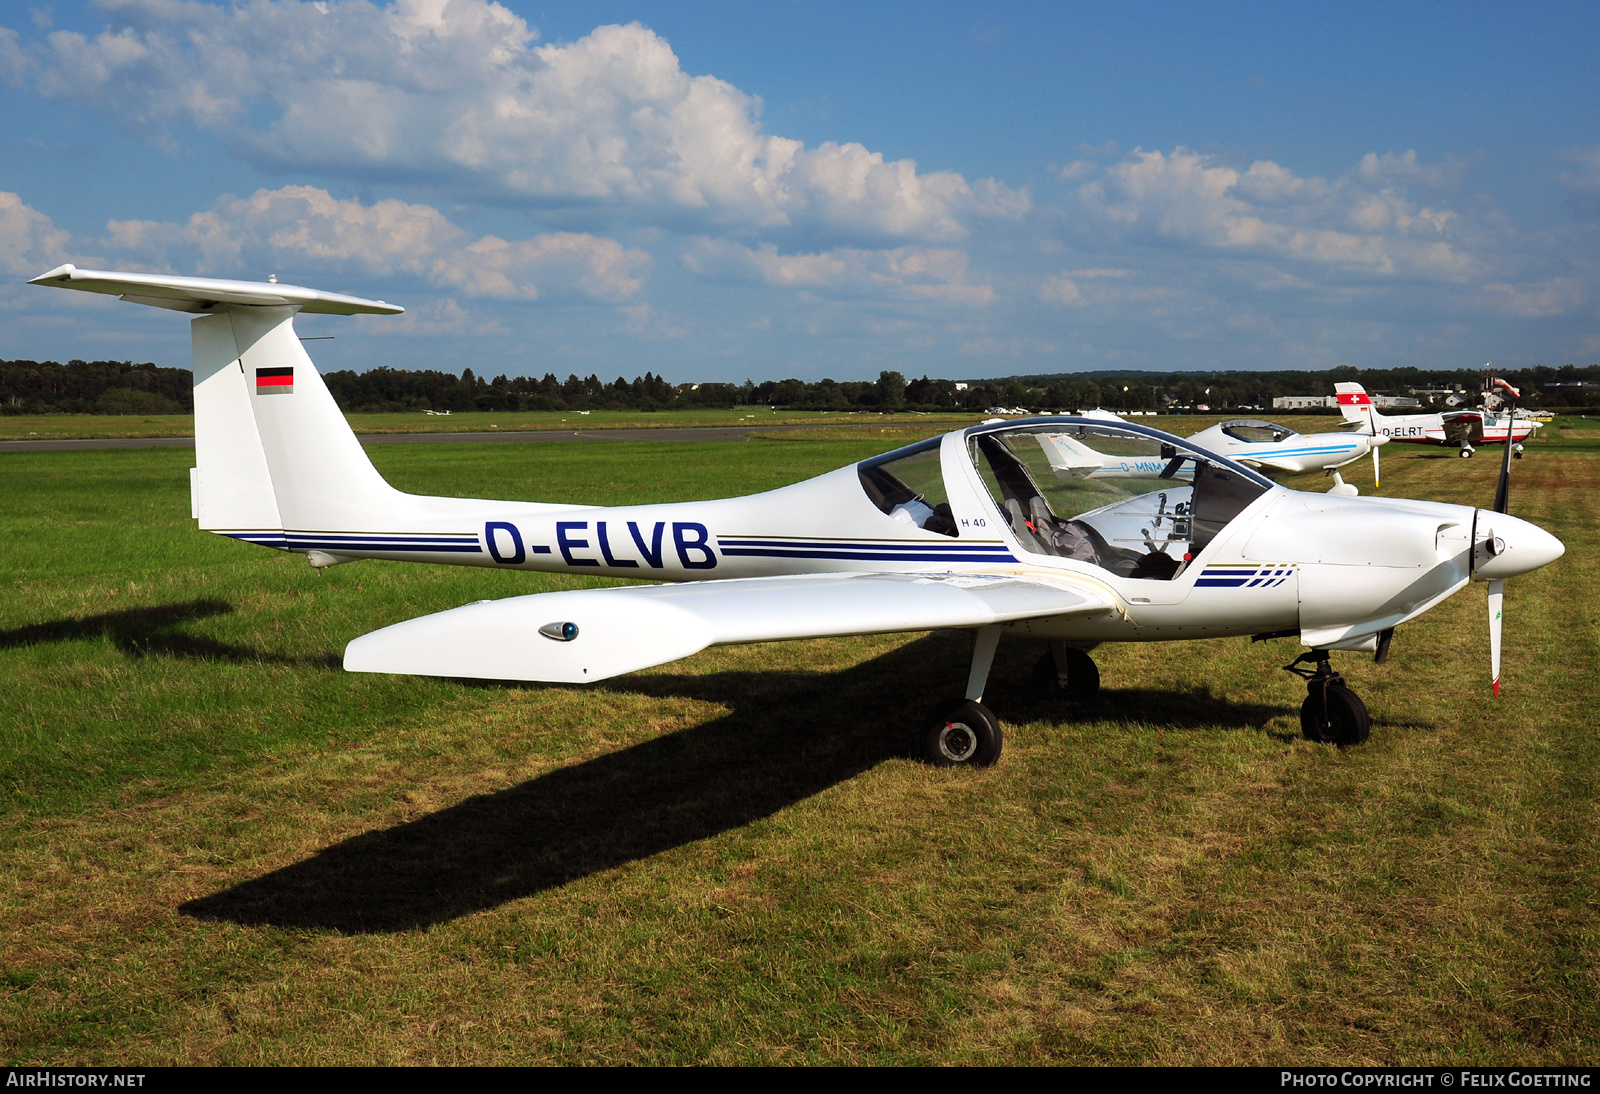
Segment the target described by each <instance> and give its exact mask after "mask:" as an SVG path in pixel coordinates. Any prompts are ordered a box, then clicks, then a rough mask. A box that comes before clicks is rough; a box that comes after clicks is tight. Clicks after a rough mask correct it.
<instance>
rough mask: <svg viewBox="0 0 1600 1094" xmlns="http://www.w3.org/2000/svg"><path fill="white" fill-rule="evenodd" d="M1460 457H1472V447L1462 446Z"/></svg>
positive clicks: (1466, 458) (1467, 458) (1465, 458)
mask: <svg viewBox="0 0 1600 1094" xmlns="http://www.w3.org/2000/svg"><path fill="white" fill-rule="evenodd" d="M1461 458H1462V459H1464V460H1470V459H1471V458H1472V449H1470V448H1463V449H1462V450H1461Z"/></svg>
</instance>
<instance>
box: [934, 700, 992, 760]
mask: <svg viewBox="0 0 1600 1094" xmlns="http://www.w3.org/2000/svg"><path fill="white" fill-rule="evenodd" d="M1002 744H1003V736H1002V734H1001V733H1000V720H999V719H998V718H996V717H995V716H994V714H993V713H992V712H991V711H990V710H989V708H988V707H986V706H984V705H983V704H982V703H974V702H971V701H970V700H969V701H968V702H965V703H962V704H961V705H960V706H958V707H956V708H955V709H954V710H952V711H951V712H950V713H949V714H946V715H945V716H944V717H942V718H936V719H934V721H933V723H932V724H931V725H929V726H928V728H927V729H926V730H924V731H923V734H922V755H923V758H924V759H926V760H927V761H928V762H929V763H931V764H933V765H934V766H935V767H988V766H989V765H990V764H992V763H994V762H995V761H996V760H998V759H999V758H1000V748H1001V745H1002Z"/></svg>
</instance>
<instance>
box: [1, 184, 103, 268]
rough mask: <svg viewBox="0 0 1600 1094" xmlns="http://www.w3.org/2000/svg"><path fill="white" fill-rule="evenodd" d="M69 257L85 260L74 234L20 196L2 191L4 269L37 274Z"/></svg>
mask: <svg viewBox="0 0 1600 1094" xmlns="http://www.w3.org/2000/svg"><path fill="white" fill-rule="evenodd" d="M68 259H77V260H79V261H84V259H83V257H82V254H81V252H80V251H79V250H78V249H77V247H76V246H75V245H74V243H73V240H72V233H71V232H68V231H66V230H65V229H62V228H57V227H56V226H55V224H54V222H52V221H51V219H50V218H49V217H47V216H45V215H44V214H43V213H41V212H39V210H37V209H34V208H31V207H29V206H28V205H25V204H24V203H23V201H22V198H21V197H19V196H18V195H16V194H12V193H8V192H6V191H3V190H0V270H3V271H5V272H6V273H8V274H20V275H25V276H28V277H36V276H38V275H39V274H42V273H44V272H45V271H46V270H50V269H53V268H55V267H56V266H59V265H61V264H62V263H63V262H66V261H67V260H68Z"/></svg>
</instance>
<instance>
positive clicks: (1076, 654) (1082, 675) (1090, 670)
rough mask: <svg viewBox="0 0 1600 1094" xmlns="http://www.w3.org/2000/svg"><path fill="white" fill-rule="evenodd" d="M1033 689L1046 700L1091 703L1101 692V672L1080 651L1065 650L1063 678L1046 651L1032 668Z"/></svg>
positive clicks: (1052, 656)
mask: <svg viewBox="0 0 1600 1094" xmlns="http://www.w3.org/2000/svg"><path fill="white" fill-rule="evenodd" d="M1033 687H1034V690H1035V691H1037V692H1038V693H1039V694H1040V695H1041V696H1043V697H1044V698H1047V699H1051V698H1054V699H1070V700H1074V701H1079V702H1081V701H1082V700H1085V699H1093V698H1094V696H1095V693H1096V692H1098V691H1099V690H1100V670H1099V669H1098V668H1097V667H1096V666H1095V663H1094V659H1093V658H1092V657H1090V656H1089V655H1088V654H1086V653H1084V652H1083V651H1082V650H1080V649H1075V648H1073V647H1072V646H1068V647H1067V671H1066V674H1065V675H1063V674H1062V673H1061V672H1060V671H1059V670H1058V669H1057V668H1056V656H1055V654H1053V653H1051V652H1050V651H1049V650H1045V651H1044V656H1043V657H1041V658H1039V661H1038V663H1037V664H1036V665H1034V666H1033Z"/></svg>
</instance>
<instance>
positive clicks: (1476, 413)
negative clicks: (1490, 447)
mask: <svg viewBox="0 0 1600 1094" xmlns="http://www.w3.org/2000/svg"><path fill="white" fill-rule="evenodd" d="M1439 420H1440V421H1441V422H1442V423H1443V425H1444V435H1445V439H1446V440H1447V441H1449V442H1450V443H1451V444H1460V443H1461V442H1462V441H1463V440H1464V441H1466V442H1467V443H1468V444H1474V445H1478V444H1482V443H1483V411H1481V410H1457V411H1453V412H1446V413H1444V414H1441V415H1440V416H1439Z"/></svg>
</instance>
